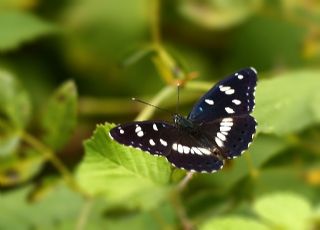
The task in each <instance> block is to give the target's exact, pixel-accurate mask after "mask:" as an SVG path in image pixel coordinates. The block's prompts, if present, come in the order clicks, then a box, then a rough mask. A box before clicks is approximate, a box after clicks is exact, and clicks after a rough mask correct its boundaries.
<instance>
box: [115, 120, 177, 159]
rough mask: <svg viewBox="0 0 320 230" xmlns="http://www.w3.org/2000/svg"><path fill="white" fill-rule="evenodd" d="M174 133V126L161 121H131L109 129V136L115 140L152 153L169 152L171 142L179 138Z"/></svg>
mask: <svg viewBox="0 0 320 230" xmlns="http://www.w3.org/2000/svg"><path fill="white" fill-rule="evenodd" d="M174 133H176V128H175V127H174V126H173V125H172V124H169V123H166V122H163V121H141V122H131V123H127V124H123V125H118V126H116V127H115V128H113V129H111V130H110V136H111V137H112V138H113V139H115V140H116V141H117V142H119V143H121V144H124V145H127V146H132V147H135V148H140V149H141V150H144V151H148V152H150V153H151V154H154V155H167V154H169V152H170V150H171V146H172V142H173V141H174V140H176V139H177V138H179V137H178V136H176V135H173V134H174Z"/></svg>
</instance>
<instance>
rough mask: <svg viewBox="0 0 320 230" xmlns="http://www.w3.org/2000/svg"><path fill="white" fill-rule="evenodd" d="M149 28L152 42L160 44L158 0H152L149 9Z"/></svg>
mask: <svg viewBox="0 0 320 230" xmlns="http://www.w3.org/2000/svg"><path fill="white" fill-rule="evenodd" d="M150 29H151V37H152V42H153V43H154V44H155V45H160V43H161V37H160V0H152V2H151V10H150Z"/></svg>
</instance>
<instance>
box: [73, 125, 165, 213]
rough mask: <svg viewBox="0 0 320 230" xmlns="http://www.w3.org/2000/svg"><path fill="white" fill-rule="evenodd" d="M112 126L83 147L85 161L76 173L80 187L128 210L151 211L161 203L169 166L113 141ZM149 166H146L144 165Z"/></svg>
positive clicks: (104, 127) (98, 128)
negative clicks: (145, 209) (110, 131)
mask: <svg viewBox="0 0 320 230" xmlns="http://www.w3.org/2000/svg"><path fill="white" fill-rule="evenodd" d="M111 127H112V125H104V126H102V125H100V126H98V127H97V129H96V131H95V133H94V135H93V137H92V139H90V140H89V141H87V142H86V144H85V152H86V155H85V158H84V160H83V161H82V163H81V164H80V166H79V168H78V172H77V179H78V181H79V183H80V184H81V185H82V187H84V188H85V189H86V190H87V191H89V192H90V193H91V194H95V195H101V196H103V197H105V198H106V199H107V200H108V201H109V202H114V203H118V204H119V203H120V204H121V203H122V202H123V201H124V200H126V205H127V206H129V207H142V208H150V207H154V206H155V205H157V204H158V202H159V201H161V200H162V199H163V198H164V196H165V194H166V190H167V188H166V187H165V186H166V185H167V184H168V183H169V181H170V175H171V169H170V165H169V164H168V163H167V162H166V161H165V159H164V158H156V157H153V156H151V155H148V154H146V153H143V152H141V151H139V150H136V149H133V148H128V147H124V146H121V145H119V144H117V143H116V142H114V141H112V140H111V139H110V137H109V135H108V132H109V130H110V128H111ZM146 162H148V163H146Z"/></svg>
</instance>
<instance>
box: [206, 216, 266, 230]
mask: <svg viewBox="0 0 320 230" xmlns="http://www.w3.org/2000/svg"><path fill="white" fill-rule="evenodd" d="M212 229H217V230H234V229H237V230H248V229H255V230H271V229H270V228H268V227H267V226H265V225H264V224H262V223H259V222H258V221H256V220H253V219H249V218H247V217H237V216H231V217H222V218H216V219H212V220H209V221H207V222H206V223H204V224H203V225H202V226H201V227H200V230H212Z"/></svg>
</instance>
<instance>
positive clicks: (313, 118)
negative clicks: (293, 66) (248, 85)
mask: <svg viewBox="0 0 320 230" xmlns="http://www.w3.org/2000/svg"><path fill="white" fill-rule="evenodd" d="M319 75H320V72H319V71H307V70H305V71H296V72H288V73H284V74H279V75H277V76H275V77H274V78H273V79H270V80H262V81H260V82H259V83H258V88H257V96H256V110H255V112H254V116H255V117H256V119H257V121H258V132H264V133H274V134H276V135H285V134H290V133H294V132H298V131H301V130H303V129H305V128H307V127H308V126H310V125H311V124H314V123H319V121H320V119H319V118H320V109H319V106H318V105H319V104H320V91H319V84H315V83H316V82H318V81H319Z"/></svg>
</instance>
